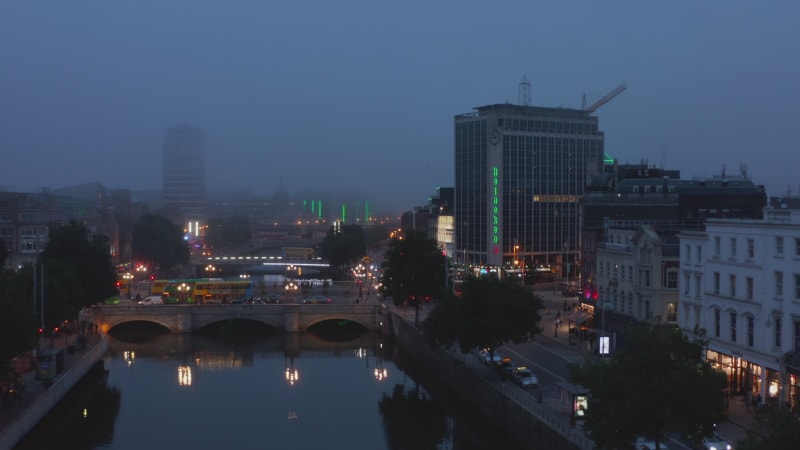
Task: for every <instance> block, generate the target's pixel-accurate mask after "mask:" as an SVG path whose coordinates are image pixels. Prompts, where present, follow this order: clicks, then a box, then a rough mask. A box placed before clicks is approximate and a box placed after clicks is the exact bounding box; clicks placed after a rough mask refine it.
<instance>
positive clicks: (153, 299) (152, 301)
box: [139, 295, 164, 305]
mask: <svg viewBox="0 0 800 450" xmlns="http://www.w3.org/2000/svg"><path fill="white" fill-rule="evenodd" d="M139 304H140V305H163V304H164V300H163V299H162V298H161V296H160V295H151V296H150V297H146V298H145V299H144V300H139Z"/></svg>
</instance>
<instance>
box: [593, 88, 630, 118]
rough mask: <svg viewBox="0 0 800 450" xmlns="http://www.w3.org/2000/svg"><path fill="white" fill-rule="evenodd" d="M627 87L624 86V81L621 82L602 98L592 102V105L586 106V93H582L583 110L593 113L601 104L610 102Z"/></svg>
mask: <svg viewBox="0 0 800 450" xmlns="http://www.w3.org/2000/svg"><path fill="white" fill-rule="evenodd" d="M627 88H628V86H626V85H625V83H624V82H623V83H622V84H620V85H619V86H617V87H615V88H614V90H613V91H611V92H609V93H608V94H606V95H605V96H604V97H603V98H601V99H600V100H598V101H596V102H594V103H592V105H591V106H588V107H587V106H586V94H583V110H584V111H586V112H590V113H593V112H595V111H597V110H598V109H600V107H601V106H603V105H605V104H606V103H608V102H610V101H611V100H612V99H613V98H614V97H616V96H617V95H619V94H620V93H621V92H622V91H624V90H625V89H627Z"/></svg>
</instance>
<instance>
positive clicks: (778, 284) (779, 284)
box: [775, 272, 783, 297]
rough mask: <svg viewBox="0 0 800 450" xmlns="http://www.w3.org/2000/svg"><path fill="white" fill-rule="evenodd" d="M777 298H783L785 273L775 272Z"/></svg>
mask: <svg viewBox="0 0 800 450" xmlns="http://www.w3.org/2000/svg"><path fill="white" fill-rule="evenodd" d="M775 297H783V272H775Z"/></svg>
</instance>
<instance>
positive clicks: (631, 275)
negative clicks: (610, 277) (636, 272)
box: [628, 266, 633, 282]
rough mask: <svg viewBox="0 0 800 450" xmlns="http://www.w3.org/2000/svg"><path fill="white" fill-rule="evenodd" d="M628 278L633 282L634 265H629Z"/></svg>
mask: <svg viewBox="0 0 800 450" xmlns="http://www.w3.org/2000/svg"><path fill="white" fill-rule="evenodd" d="M628 279H629V280H631V282H633V266H628Z"/></svg>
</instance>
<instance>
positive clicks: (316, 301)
mask: <svg viewBox="0 0 800 450" xmlns="http://www.w3.org/2000/svg"><path fill="white" fill-rule="evenodd" d="M330 302H331V299H330V298H328V297H323V296H321V295H317V296H315V297H311V298H307V299H305V300H303V303H305V304H307V305H324V304H327V303H330Z"/></svg>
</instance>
